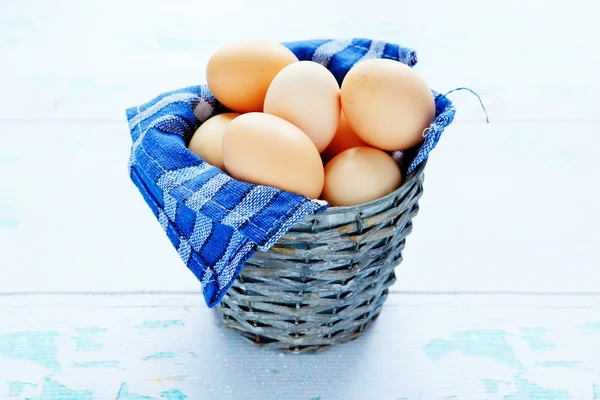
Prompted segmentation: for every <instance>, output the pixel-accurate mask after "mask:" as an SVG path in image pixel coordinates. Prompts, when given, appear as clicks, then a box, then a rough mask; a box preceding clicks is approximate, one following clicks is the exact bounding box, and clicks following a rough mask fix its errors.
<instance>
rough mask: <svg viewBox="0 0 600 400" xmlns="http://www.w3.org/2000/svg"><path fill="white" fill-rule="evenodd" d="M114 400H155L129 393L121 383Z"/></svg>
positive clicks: (124, 384) (154, 399) (125, 385)
mask: <svg viewBox="0 0 600 400" xmlns="http://www.w3.org/2000/svg"><path fill="white" fill-rule="evenodd" d="M116 400H156V398H154V397H148V396H142V395H141V394H136V393H131V392H130V391H129V389H128V387H127V384H126V383H122V384H121V387H120V388H119V393H118V394H117V398H116Z"/></svg>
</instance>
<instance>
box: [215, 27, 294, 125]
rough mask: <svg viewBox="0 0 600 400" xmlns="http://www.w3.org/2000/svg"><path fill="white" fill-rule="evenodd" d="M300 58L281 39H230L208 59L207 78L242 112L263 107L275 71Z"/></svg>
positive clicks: (218, 95)
mask: <svg viewBox="0 0 600 400" xmlns="http://www.w3.org/2000/svg"><path fill="white" fill-rule="evenodd" d="M297 61H298V58H297V57H296V56H295V55H294V53H292V52H291V50H289V49H288V48H286V47H285V46H283V45H282V44H280V43H277V42H274V41H271V40H263V39H248V40H239V41H236V42H232V43H229V44H227V45H225V46H223V47H221V48H220V49H218V50H217V51H216V52H215V53H214V54H213V55H212V56H211V57H210V59H209V60H208V64H207V67H206V82H207V84H208V87H209V89H210V90H211V92H212V93H213V95H214V96H215V98H216V99H217V100H218V101H219V102H220V103H221V104H223V105H224V106H225V107H227V108H228V109H230V110H232V111H236V112H239V113H246V112H252V111H262V110H263V104H264V101H265V95H266V93H267V89H268V88H269V85H270V84H271V81H272V80H273V78H275V75H277V74H278V73H279V71H281V70H282V69H283V68H284V67H285V66H287V65H289V64H292V63H294V62H297Z"/></svg>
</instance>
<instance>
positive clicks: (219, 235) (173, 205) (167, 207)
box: [126, 39, 454, 307]
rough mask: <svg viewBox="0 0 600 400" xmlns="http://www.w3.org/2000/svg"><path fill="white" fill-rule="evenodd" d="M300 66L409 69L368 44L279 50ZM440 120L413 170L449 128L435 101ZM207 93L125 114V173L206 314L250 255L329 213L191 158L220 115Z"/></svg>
mask: <svg viewBox="0 0 600 400" xmlns="http://www.w3.org/2000/svg"><path fill="white" fill-rule="evenodd" d="M284 45H286V46H287V47H288V48H289V49H290V50H292V51H293V52H294V53H295V54H296V56H297V57H298V58H299V59H300V60H313V61H316V62H319V63H321V64H323V65H324V66H326V67H327V68H329V70H330V71H331V72H332V73H333V75H334V76H335V77H336V79H337V80H338V82H339V83H341V82H342V79H343V78H344V76H345V75H346V73H347V72H348V70H349V69H350V67H352V66H353V65H354V64H355V63H357V62H359V61H363V60H367V59H372V58H390V59H394V60H398V61H401V62H403V63H405V64H407V65H409V66H411V67H412V66H413V65H415V64H416V62H417V58H416V53H415V51H414V50H412V49H408V48H404V47H401V46H398V45H395V44H390V43H385V42H380V41H374V40H367V39H349V40H309V41H301V42H292V43H284ZM436 105H437V107H438V118H436V122H434V124H432V127H431V128H430V131H429V134H428V136H427V140H426V143H425V144H424V145H423V147H422V149H421V151H420V152H419V154H418V155H417V158H416V159H415V160H414V162H413V165H411V168H410V170H411V171H412V169H414V167H416V166H417V165H418V164H419V163H420V162H421V161H423V160H424V159H425V158H426V157H427V154H428V152H429V151H430V150H431V149H432V148H433V147H434V146H435V144H436V143H437V140H438V139H439V135H440V134H441V132H442V131H443V129H444V127H445V126H447V125H448V124H450V122H452V118H453V116H454V110H453V109H452V107H451V104H450V102H449V101H448V100H447V99H446V98H445V97H444V96H441V95H436ZM226 111H228V110H226V109H225V108H224V107H223V106H222V105H221V104H219V103H218V102H217V101H216V100H215V98H214V97H213V95H212V94H211V92H210V90H209V89H208V87H207V86H193V87H188V88H184V89H179V90H174V91H171V92H168V93H164V94H162V95H160V96H158V97H157V98H155V99H153V100H152V101H150V102H148V103H146V104H143V105H140V106H137V107H132V108H129V109H128V110H127V111H126V114H127V120H128V121H129V129H130V131H131V137H132V141H133V145H132V147H131V157H130V160H129V172H130V176H131V179H132V181H133V182H134V184H135V185H136V186H137V188H138V189H139V191H140V192H141V194H142V196H143V197H144V200H145V201H146V203H147V204H148V205H149V206H150V208H151V209H152V211H153V212H154V215H155V217H156V218H157V219H158V221H159V222H160V225H161V226H162V228H163V229H164V230H165V232H166V234H167V236H168V238H169V239H170V240H171V243H172V244H173V246H174V247H175V248H176V249H177V252H178V253H179V256H180V257H181V259H182V260H183V262H184V263H185V265H186V266H187V267H188V268H189V269H190V270H191V271H192V272H193V273H194V275H195V276H196V277H197V278H198V280H199V281H200V282H201V284H202V290H203V293H204V298H205V300H206V303H207V305H208V306H209V307H214V306H215V305H217V304H218V303H219V302H220V301H221V299H222V298H223V296H224V295H225V293H226V292H227V290H228V289H229V287H230V286H231V284H232V283H233V281H234V279H235V278H236V277H237V276H238V274H239V273H240V271H241V269H242V266H243V264H244V262H245V261H246V260H247V259H248V258H249V257H250V256H251V255H252V254H253V253H254V251H256V250H259V251H266V250H268V249H269V248H270V247H271V246H272V245H273V244H274V243H275V242H276V241H277V240H278V239H279V238H280V237H281V236H282V235H283V234H284V233H285V232H286V231H287V230H288V229H289V228H290V227H291V226H292V225H294V224H295V223H297V222H299V221H300V220H302V219H303V218H304V217H305V216H306V215H308V214H310V213H313V212H317V211H320V210H322V209H324V208H326V207H327V204H326V203H324V202H322V201H317V200H311V199H308V198H306V197H304V196H300V195H297V194H294V193H289V192H284V191H281V190H278V189H275V188H272V187H267V186H262V185H254V184H249V183H245V182H240V181H237V180H235V179H232V178H231V177H229V176H228V175H226V174H225V173H223V172H222V171H221V170H220V169H218V168H216V167H213V166H211V165H209V164H208V163H206V162H205V161H204V160H202V159H200V158H199V157H197V156H196V155H194V154H193V153H191V152H190V151H189V150H188V149H187V147H186V143H188V142H189V139H190V138H191V135H192V134H193V133H194V132H195V130H196V128H197V127H198V126H200V124H201V123H202V122H204V121H206V120H207V119H208V118H210V117H212V116H213V115H216V114H220V113H222V112H226Z"/></svg>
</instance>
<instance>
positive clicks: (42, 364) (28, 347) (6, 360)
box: [0, 294, 600, 400]
mask: <svg viewBox="0 0 600 400" xmlns="http://www.w3.org/2000/svg"><path fill="white" fill-rule="evenodd" d="M599 311H600V297H598V296H559V297H557V296H545V297H542V298H540V297H535V296H533V297H532V296H514V295H508V296H495V295H475V296H469V295H464V296H448V295H446V296H431V295H399V294H395V295H392V296H391V297H390V299H389V300H388V302H387V304H386V306H385V309H384V312H383V313H382V315H381V317H380V318H379V319H378V320H377V322H376V323H375V324H374V325H373V326H371V327H370V328H369V329H368V330H367V331H366V332H365V334H364V335H363V336H362V337H361V338H359V339H358V340H356V341H354V342H352V343H348V344H343V345H340V346H338V347H336V348H333V349H331V350H328V351H326V352H324V353H321V354H318V355H284V354H283V353H277V352H273V351H262V350H260V349H258V348H256V347H255V346H254V345H252V344H250V343H247V342H246V341H244V340H243V339H241V337H239V336H238V335H237V334H236V333H234V332H231V331H227V330H225V329H224V328H223V327H222V326H221V325H220V322H219V320H218V318H217V316H216V315H214V314H213V313H212V312H211V311H209V310H207V309H206V307H205V306H204V304H203V300H202V299H201V297H200V296H192V295H187V296H185V295H174V294H171V295H145V296H104V295H100V296H2V297H0V320H1V321H10V324H2V325H1V327H0V371H2V372H3V374H2V378H3V379H0V397H2V398H8V397H7V394H9V393H12V394H13V396H12V397H10V398H14V399H26V398H34V399H55V398H56V399H74V400H83V399H92V398H94V399H117V400H132V399H136V400H141V399H144V400H151V399H178V400H179V399H185V398H188V399H290V400H294V399H302V400H310V399H321V400H329V399H339V400H354V399H370V398H377V399H382V400H387V399H389V400H397V399H410V400H417V399H519V400H520V399H552V400H555V399H582V400H584V399H585V400H592V399H597V398H598V396H599V395H600V375H599V374H598V371H599V370H600V359H599V358H598V357H597V355H598V351H599V350H600V320H599V318H598V315H600V314H599Z"/></svg>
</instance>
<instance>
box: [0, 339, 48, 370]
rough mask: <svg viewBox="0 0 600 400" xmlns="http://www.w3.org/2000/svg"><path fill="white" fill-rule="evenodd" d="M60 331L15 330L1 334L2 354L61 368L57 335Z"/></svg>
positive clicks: (0, 353) (0, 348) (0, 354)
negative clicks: (58, 357) (58, 358)
mask: <svg viewBox="0 0 600 400" xmlns="http://www.w3.org/2000/svg"><path fill="white" fill-rule="evenodd" d="M57 336H60V335H59V334H58V332H55V331H51V332H43V331H30V332H15V333H9V334H6V335H0V356H2V357H6V358H13V359H18V360H27V361H32V362H34V363H36V364H40V365H43V366H44V367H46V368H48V369H50V370H52V371H57V370H58V369H59V367H60V366H59V365H58V361H57V359H56V357H57V352H58V349H57V346H56V341H55V340H54V338H55V337H57Z"/></svg>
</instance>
